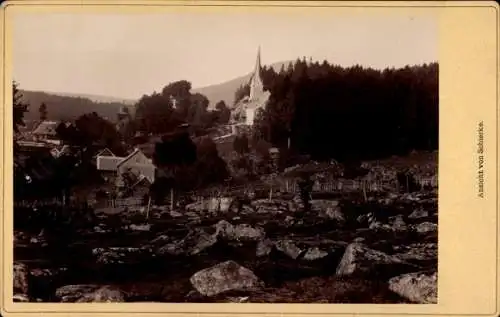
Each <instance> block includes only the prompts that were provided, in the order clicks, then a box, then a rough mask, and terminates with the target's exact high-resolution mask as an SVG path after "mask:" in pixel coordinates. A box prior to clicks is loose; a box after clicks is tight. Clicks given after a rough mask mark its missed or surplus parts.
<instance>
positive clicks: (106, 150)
mask: <svg viewBox="0 0 500 317" xmlns="http://www.w3.org/2000/svg"><path fill="white" fill-rule="evenodd" d="M96 156H115V157H116V155H115V154H114V153H113V152H111V150H110V149H108V148H105V149H104V150H102V151H100V152H99V153H98V154H97V155H96Z"/></svg>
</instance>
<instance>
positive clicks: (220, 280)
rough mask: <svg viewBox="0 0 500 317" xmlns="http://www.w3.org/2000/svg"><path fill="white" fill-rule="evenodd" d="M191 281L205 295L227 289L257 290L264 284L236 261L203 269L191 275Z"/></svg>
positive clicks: (213, 294)
mask: <svg viewBox="0 0 500 317" xmlns="http://www.w3.org/2000/svg"><path fill="white" fill-rule="evenodd" d="M190 282H191V284H192V285H193V287H194V288H195V289H196V290H197V291H198V292H199V293H200V294H202V295H204V296H215V295H217V294H220V293H223V292H227V291H255V290H258V289H260V288H262V287H263V286H264V283H263V282H262V281H261V280H259V278H258V277H257V276H255V274H254V273H253V272H252V271H250V270H249V269H247V268H245V267H242V266H240V265H239V264H238V263H236V262H234V261H226V262H223V263H219V264H217V265H215V266H212V267H210V268H207V269H204V270H201V271H199V272H197V273H195V274H194V275H193V276H191V278H190Z"/></svg>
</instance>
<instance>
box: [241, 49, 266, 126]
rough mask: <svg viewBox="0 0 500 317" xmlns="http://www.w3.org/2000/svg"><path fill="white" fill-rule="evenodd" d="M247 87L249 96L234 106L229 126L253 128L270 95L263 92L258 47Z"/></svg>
mask: <svg viewBox="0 0 500 317" xmlns="http://www.w3.org/2000/svg"><path fill="white" fill-rule="evenodd" d="M249 85H250V94H249V95H248V96H246V97H244V98H243V99H242V100H240V101H239V102H238V103H237V104H236V106H235V109H234V110H233V112H232V113H231V124H234V125H246V126H250V127H251V126H253V124H254V120H255V115H256V113H257V111H258V110H259V109H263V108H264V107H265V106H266V104H267V101H268V100H269V97H270V95H271V93H270V92H269V91H266V90H264V84H263V82H262V66H261V63H260V47H259V49H258V51H257V60H256V62H255V67H254V71H253V74H252V76H251V78H250V83H249Z"/></svg>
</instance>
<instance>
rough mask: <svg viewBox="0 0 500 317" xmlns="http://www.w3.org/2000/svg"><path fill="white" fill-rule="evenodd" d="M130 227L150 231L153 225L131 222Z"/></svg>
mask: <svg viewBox="0 0 500 317" xmlns="http://www.w3.org/2000/svg"><path fill="white" fill-rule="evenodd" d="M128 227H129V229H130V230H134V231H149V230H150V229H151V225H150V224H143V225H135V224H131V225H130V226H128Z"/></svg>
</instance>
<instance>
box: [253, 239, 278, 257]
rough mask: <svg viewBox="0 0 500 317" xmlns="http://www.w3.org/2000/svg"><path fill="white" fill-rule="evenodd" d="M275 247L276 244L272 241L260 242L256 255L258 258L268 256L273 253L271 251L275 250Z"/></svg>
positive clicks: (264, 240)
mask: <svg viewBox="0 0 500 317" xmlns="http://www.w3.org/2000/svg"><path fill="white" fill-rule="evenodd" d="M273 247H274V243H273V242H272V241H271V240H269V239H263V240H260V241H259V242H258V243H257V247H256V250H255V255H256V256H257V257H263V256H267V255H269V254H270V253H271V251H272V250H273Z"/></svg>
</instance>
